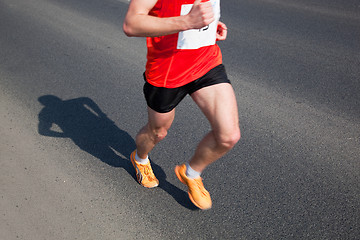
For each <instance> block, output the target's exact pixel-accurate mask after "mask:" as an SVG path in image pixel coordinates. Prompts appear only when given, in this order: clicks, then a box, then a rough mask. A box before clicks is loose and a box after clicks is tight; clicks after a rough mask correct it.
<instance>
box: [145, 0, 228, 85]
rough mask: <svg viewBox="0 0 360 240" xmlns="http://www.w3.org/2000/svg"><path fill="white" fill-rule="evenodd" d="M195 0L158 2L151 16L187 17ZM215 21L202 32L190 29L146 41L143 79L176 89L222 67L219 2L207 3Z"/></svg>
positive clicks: (165, 0) (213, 0) (161, 0)
mask: <svg viewBox="0 0 360 240" xmlns="http://www.w3.org/2000/svg"><path fill="white" fill-rule="evenodd" d="M194 1H195V0H158V1H157V3H156V4H155V6H154V8H153V9H152V10H151V11H150V13H149V14H150V15H152V16H156V17H162V18H165V17H174V16H181V15H186V14H187V13H189V11H190V10H191V8H192V5H193V3H194ZM210 1H211V3H212V6H213V9H214V13H215V21H214V22H212V23H211V24H210V25H208V26H206V27H204V28H202V29H192V30H187V31H183V32H180V33H176V34H171V35H166V36H162V37H151V38H150V37H148V38H147V39H146V42H147V48H148V53H147V63H146V71H145V76H146V79H147V81H148V82H149V83H150V84H151V85H153V86H156V87H166V88H176V87H180V86H183V85H185V84H187V83H189V82H192V81H194V80H196V79H198V78H200V77H202V76H203V75H205V74H206V73H207V72H208V71H210V70H211V69H212V68H214V67H216V66H217V65H219V64H221V63H222V55H221V51H220V48H219V46H218V45H217V44H216V30H217V23H218V21H219V19H220V0H210Z"/></svg>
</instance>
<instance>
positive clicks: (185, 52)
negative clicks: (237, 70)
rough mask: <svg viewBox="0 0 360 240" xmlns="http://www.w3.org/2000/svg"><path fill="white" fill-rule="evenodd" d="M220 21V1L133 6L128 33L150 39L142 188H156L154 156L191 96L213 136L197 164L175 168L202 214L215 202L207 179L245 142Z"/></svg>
mask: <svg viewBox="0 0 360 240" xmlns="http://www.w3.org/2000/svg"><path fill="white" fill-rule="evenodd" d="M219 19H220V0H211V1H204V0H195V1H194V0H132V1H131V2H130V5H129V9H128V12H127V14H126V17H125V20H124V24H123V29H124V32H125V34H126V35H128V36H131V37H147V48H148V53H147V63H146V70H145V73H144V79H145V81H146V82H145V85H144V89H143V91H144V95H145V99H146V102H147V105H148V123H147V124H146V125H145V126H144V127H143V128H142V129H141V130H140V131H139V133H138V134H137V136H136V147H137V149H136V150H135V151H134V152H133V153H132V154H131V156H130V159H131V162H132V164H133V165H134V168H135V170H136V176H137V179H138V181H139V183H140V184H141V185H142V186H144V187H147V188H152V187H156V186H158V184H159V181H158V180H157V178H156V177H155V175H154V173H153V171H152V168H151V165H150V161H149V158H148V154H149V152H150V151H151V150H152V149H153V148H154V147H155V145H156V144H157V143H159V142H160V141H161V140H162V139H164V138H165V136H166V135H167V131H168V130H169V128H170V126H171V124H172V122H173V120H174V117H175V108H176V106H177V105H178V104H179V103H180V101H181V100H182V99H183V98H184V97H185V96H186V95H187V94H189V95H190V96H191V98H192V99H193V100H194V101H195V103H196V104H197V105H198V106H199V108H200V109H201V110H202V112H203V113H204V114H205V116H206V118H207V119H208V120H209V122H210V125H211V128H212V130H211V131H210V132H209V133H208V134H207V135H206V136H205V137H204V138H203V139H202V141H201V142H200V143H199V144H198V146H197V148H196V150H195V153H194V155H193V156H192V158H191V159H190V160H189V161H188V162H186V163H184V164H182V165H180V166H176V167H175V173H176V176H177V177H178V178H179V180H180V181H181V182H182V183H184V184H185V185H187V187H188V193H189V197H190V200H191V201H192V202H193V203H194V205H195V206H197V207H198V208H200V209H204V210H205V209H209V208H211V206H212V201H211V198H210V194H209V192H208V191H207V190H206V189H205V188H204V186H203V183H202V178H201V176H200V175H201V173H202V172H203V171H204V169H205V168H206V167H207V166H208V165H210V164H211V163H213V162H214V161H216V160H218V159H219V158H220V157H222V156H223V155H224V154H225V153H227V152H228V151H229V150H230V149H232V148H233V146H234V145H235V144H236V143H237V142H238V140H239V139H240V128H239V123H238V110H237V103H236V99H235V94H234V90H233V88H232V86H231V83H230V81H229V79H228V78H227V75H226V72H225V67H224V65H223V64H222V55H221V51H220V48H219V46H218V45H217V44H216V41H217V40H225V39H226V36H227V27H226V25H225V24H224V23H222V22H220V21H219Z"/></svg>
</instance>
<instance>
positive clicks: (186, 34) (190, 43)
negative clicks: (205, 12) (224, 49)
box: [177, 0, 220, 49]
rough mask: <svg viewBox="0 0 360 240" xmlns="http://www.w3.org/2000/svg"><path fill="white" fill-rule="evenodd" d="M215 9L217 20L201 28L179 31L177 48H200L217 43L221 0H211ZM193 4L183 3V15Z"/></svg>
mask: <svg viewBox="0 0 360 240" xmlns="http://www.w3.org/2000/svg"><path fill="white" fill-rule="evenodd" d="M210 2H211V5H212V7H213V10H214V15H215V20H214V21H213V22H212V23H210V24H209V25H208V26H206V27H203V28H201V29H191V30H186V31H182V32H179V38H178V42H177V49H198V48H201V47H205V46H210V45H214V44H215V43H216V30H217V24H218V22H219V19H220V0H210ZM192 6H193V4H183V5H181V13H180V14H181V16H183V15H186V14H188V13H189V12H190V10H191V8H192Z"/></svg>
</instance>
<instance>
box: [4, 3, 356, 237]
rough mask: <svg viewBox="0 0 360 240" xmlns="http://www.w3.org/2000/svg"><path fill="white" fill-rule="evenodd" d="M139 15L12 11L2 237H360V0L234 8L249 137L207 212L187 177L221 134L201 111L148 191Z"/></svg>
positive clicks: (188, 121) (232, 65)
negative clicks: (202, 147)
mask: <svg viewBox="0 0 360 240" xmlns="http://www.w3.org/2000/svg"><path fill="white" fill-rule="evenodd" d="M127 6H128V1H126V0H121V1H120V0H102V1H99V0H61V1H60V0H26V1H24V0H0V91H1V95H0V111H1V115H0V121H1V124H0V134H1V138H0V139H1V140H0V158H1V160H0V239H9V240H12V239H36V240H38V239H358V238H359V236H360V227H359V226H360V210H359V209H360V178H359V175H360V161H359V159H360V107H359V104H360V94H359V92H360V78H359V75H360V67H359V66H360V54H359V53H360V44H359V39H360V14H359V12H360V4H359V3H358V1H355V0H349V1H346V2H344V1H340V0H332V1H321V0H316V1H309V0H300V1H295V0H288V1H285V0H246V1H235V0H228V1H222V21H223V22H225V23H226V24H227V26H228V28H229V36H228V39H227V40H226V41H225V42H221V43H220V45H221V48H222V52H223V57H224V64H225V66H226V69H227V72H228V75H229V78H230V79H231V81H232V83H233V86H234V89H235V91H236V95H237V100H238V104H239V117H240V121H241V122H240V124H241V130H242V139H241V141H240V142H239V144H238V145H237V146H236V147H235V148H234V149H233V150H232V151H231V152H230V153H229V154H227V155H226V156H225V157H224V158H223V159H221V160H219V161H218V162H216V163H214V164H213V165H212V166H210V167H209V168H208V169H207V170H206V171H205V172H204V173H203V178H204V184H205V186H206V188H207V189H208V190H209V192H210V193H211V195H212V198H213V204H214V206H213V208H212V209H211V210H209V211H199V210H197V209H196V208H195V207H194V206H193V205H192V204H191V203H190V201H189V200H188V198H187V193H186V189H185V187H184V186H183V185H182V184H181V183H180V182H179V181H178V180H177V179H176V176H175V174H174V173H173V168H174V166H175V165H176V164H178V163H181V162H183V161H185V160H187V159H188V158H189V157H190V156H191V155H192V153H193V150H194V147H195V145H196V143H197V142H198V141H199V140H200V139H201V137H202V136H203V135H204V134H205V133H206V132H207V131H208V130H209V126H208V124H207V121H206V119H205V118H204V117H203V116H202V115H201V113H200V111H199V110H198V109H197V107H196V106H195V104H194V103H193V102H192V101H191V99H190V98H186V99H185V100H184V101H183V102H182V103H181V104H180V106H179V107H178V108H177V116H176V119H175V121H174V125H173V126H172V128H171V130H170V132H169V135H168V136H167V138H166V140H164V141H163V142H161V143H160V144H159V145H158V146H157V147H156V148H155V149H154V151H153V152H152V153H151V156H150V157H151V159H152V162H153V168H154V171H155V173H156V175H157V176H158V178H159V180H160V186H159V187H158V188H157V189H151V190H148V189H144V188H142V187H141V186H140V185H139V184H137V183H136V181H135V176H134V171H133V169H132V167H131V164H130V162H129V159H128V157H129V154H130V152H131V151H132V150H133V148H134V137H135V135H136V132H137V130H138V129H139V128H140V127H141V126H142V125H143V124H145V122H146V112H145V110H146V105H145V101H144V99H143V95H142V90H141V89H142V85H143V80H142V72H143V70H144V64H145V60H146V59H145V54H146V49H145V40H144V39H141V38H127V37H126V36H125V35H124V34H123V33H122V30H121V24H122V19H123V17H124V14H125V12H126V9H127ZM103 114H105V115H103Z"/></svg>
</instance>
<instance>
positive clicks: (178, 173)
mask: <svg viewBox="0 0 360 240" xmlns="http://www.w3.org/2000/svg"><path fill="white" fill-rule="evenodd" d="M179 169H180V166H176V167H175V174H176V176H177V178H178V179H179V180H180V182H182V183H183V184H185V185H186V186H187V184H186V183H185V182H184V180H183V179H182V177H181V175H180V170H179ZM187 187H188V186H187ZM188 189H189V187H188ZM188 195H189V198H190V201H191V202H192V203H193V204H194V205H195V206H196V207H198V208H200V209H201V210H208V209H210V208H202V207H200V206H199V205H198V204H197V203H196V202H195V201H194V199H193V197H192V196H191V194H190V192H188Z"/></svg>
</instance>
